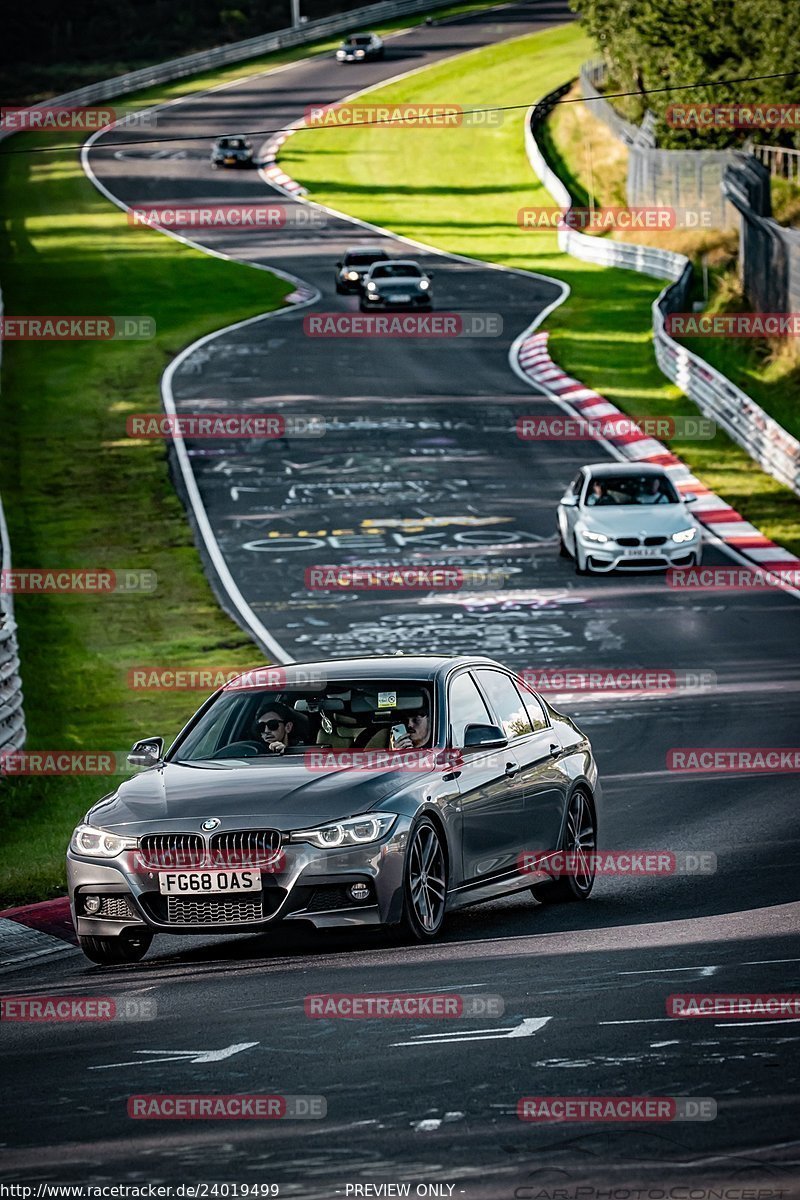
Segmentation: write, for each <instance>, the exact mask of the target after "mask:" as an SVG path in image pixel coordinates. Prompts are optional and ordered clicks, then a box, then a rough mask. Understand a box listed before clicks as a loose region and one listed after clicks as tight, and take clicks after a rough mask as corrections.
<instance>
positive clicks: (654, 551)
mask: <svg viewBox="0 0 800 1200" xmlns="http://www.w3.org/2000/svg"><path fill="white" fill-rule="evenodd" d="M628 554H629V555H630V556H631V558H663V557H664V551H663V550H662V548H661V547H660V546H636V547H635V548H631V549H630V550H629V551H628Z"/></svg>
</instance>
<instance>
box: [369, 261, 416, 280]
mask: <svg viewBox="0 0 800 1200" xmlns="http://www.w3.org/2000/svg"><path fill="white" fill-rule="evenodd" d="M421 274H422V271H420V269H419V267H418V266H417V264H416V263H382V264H381V265H380V266H379V267H375V268H373V271H372V278H373V279H393V278H397V279H401V278H404V277H405V278H408V276H409V275H421Z"/></svg>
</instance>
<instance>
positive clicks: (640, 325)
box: [280, 24, 800, 552]
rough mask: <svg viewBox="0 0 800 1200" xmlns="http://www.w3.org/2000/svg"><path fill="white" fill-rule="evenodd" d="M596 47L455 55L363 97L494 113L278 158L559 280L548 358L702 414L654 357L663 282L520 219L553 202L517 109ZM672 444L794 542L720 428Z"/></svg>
mask: <svg viewBox="0 0 800 1200" xmlns="http://www.w3.org/2000/svg"><path fill="white" fill-rule="evenodd" d="M592 53H593V48H592V45H591V43H590V42H589V41H588V39H587V38H586V37H585V36H584V34H583V33H582V31H581V29H580V27H579V26H578V25H577V24H572V25H569V26H565V27H560V28H555V29H552V30H546V31H544V32H542V33H536V34H530V35H527V36H524V37H521V38H518V39H514V40H513V41H509V42H505V43H503V44H501V45H498V46H492V47H490V48H488V49H485V50H484V49H482V50H476V51H472V52H470V53H468V54H464V55H460V56H459V57H458V58H457V59H453V60H452V61H449V62H447V63H443V64H440V65H437V66H434V67H429V68H426V69H425V70H423V71H419V72H416V73H414V74H412V75H409V76H408V78H406V79H404V80H400V81H398V82H397V83H394V84H391V85H388V86H385V87H381V88H380V89H377V90H372V91H370V92H369V93H368V95H367V96H365V97H364V100H365V101H367V100H368V101H370V102H372V101H375V102H381V103H389V104H403V103H431V102H435V101H439V102H442V103H450V104H461V105H462V106H463V107H464V108H487V107H491V106H498V107H501V108H504V110H505V111H504V112H503V114H502V123H501V124H499V125H498V124H494V123H488V122H487V123H486V124H469V125H468V124H466V123H465V124H464V125H462V126H458V127H450V128H447V129H443V128H435V127H430V126H429V127H424V126H413V125H410V124H408V123H398V124H395V125H392V126H372V127H370V126H368V125H362V126H360V127H354V128H347V127H342V126H339V127H327V128H314V129H308V130H303V131H301V132H299V133H298V134H296V135H295V136H293V137H292V138H290V139H289V140H288V141H287V142H286V144H285V146H284V148H283V152H282V154H281V158H280V161H281V164H282V166H283V167H284V168H285V170H286V171H287V172H288V173H289V174H290V175H292V176H293V177H294V178H296V179H299V180H300V181H301V182H302V183H303V184H305V186H306V187H307V188H308V189H309V191H310V195H311V198H312V199H315V200H318V201H320V202H321V203H324V204H327V205H330V206H331V207H333V208H336V209H340V210H342V211H344V212H347V213H349V214H351V215H353V216H356V217H360V218H362V219H364V220H367V221H371V222H374V223H376V224H379V225H382V226H385V227H387V228H389V229H391V230H392V231H393V232H395V233H399V234H402V235H404V236H406V237H411V238H414V239H416V240H418V241H421V242H424V243H426V244H429V245H431V246H434V247H436V248H439V249H443V250H448V251H452V252H455V253H458V254H466V255H470V256H472V257H475V258H481V259H485V260H487V261H491V262H495V263H501V264H503V265H506V266H512V267H521V268H524V269H526V270H530V271H539V272H543V273H544V274H548V275H554V276H556V277H557V278H558V279H561V280H564V281H565V282H566V283H568V284H569V286H570V288H571V295H570V297H569V299H568V301H567V302H566V303H565V304H564V305H562V306H561V307H560V308H558V309H557V310H556V311H555V312H553V313H552V314H551V315H550V316H549V317H548V319H547V322H546V325H545V328H547V329H548V330H550V332H551V337H550V353H551V355H552V357H553V358H554V360H555V361H556V362H557V363H558V364H559V365H560V366H562V367H563V368H564V369H565V370H566V371H567V372H569V373H570V374H571V375H575V376H576V377H577V378H578V379H581V380H582V381H583V382H585V383H586V384H587V385H589V386H591V387H593V388H595V389H596V390H597V391H599V392H600V393H601V394H602V395H604V396H606V397H607V398H608V399H609V400H610V401H612V402H613V403H615V404H617V405H618V406H619V407H620V408H621V409H622V410H623V411H625V412H627V413H630V414H631V415H633V416H635V417H645V416H657V417H665V416H666V417H669V416H696V415H697V408H696V406H695V405H694V404H693V403H692V402H691V401H689V400H688V399H687V398H686V397H685V396H683V395H682V394H681V392H680V391H679V390H678V388H676V387H674V386H673V385H672V384H670V383H669V382H668V381H667V380H666V379H665V377H664V376H663V375H662V374H661V372H660V371H659V369H658V367H657V366H656V363H655V358H654V356H653V347H652V335H651V316H650V308H651V305H652V302H653V300H654V299H655V297H656V296H657V295H658V293H659V291H660V290H661V287H662V286H663V285H661V284H659V282H658V281H657V280H653V279H648V278H646V277H645V276H642V275H637V274H635V273H633V272H629V271H621V270H612V269H608V268H603V267H597V266H594V265H592V264H588V263H582V262H579V261H578V260H577V259H573V258H570V257H568V256H566V255H564V254H562V253H561V252H560V251H559V249H558V245H557V242H556V236H555V233H554V232H550V231H547V230H536V231H533V230H527V229H523V228H520V226H519V225H518V223H517V220H518V212H519V209H520V208H521V207H524V206H528V205H552V204H553V199H552V197H551V196H550V195H549V194H548V193H547V192H546V190H545V189H544V188H543V187H542V186H541V185H540V184H539V183H538V181H537V180H536V178H535V176H534V175H533V172H532V170H531V167H530V165H529V163H528V160H527V156H526V154H525V147H524V136H523V135H524V120H525V111H526V109H527V107H528V106H529V105H530V104H532V103H534V102H535V101H536V100H538V99H539V98H541V97H542V96H544V95H545V93H546V92H548V91H550V90H552V89H553V88H555V87H556V86H558V85H559V84H561V83H564V82H565V81H567V80H568V79H570V78H572V77H574V76H575V75H577V72H578V69H579V67H580V64H581V62H582V61H584V60H585V59H586V58H588V57H590V56H591V55H592ZM355 86H357V84H356V83H354V87H355ZM511 106H514V107H511ZM717 365H720V364H719V363H718V364H717ZM670 445H671V447H672V449H673V450H674V451H675V453H676V454H679V455H680V456H681V457H682V458H683V459H684V460H685V461H686V462H687V463H688V464H689V465H690V466H691V467H692V469H693V470H694V471H696V472H697V474H698V475H699V476H700V478H701V479H702V480H703V481H704V482H705V483H706V484H707V485H708V486H709V487H711V488H712V489H713V490H714V491H716V492H718V493H719V494H720V495H722V496H723V497H724V498H725V499H726V500H727V501H729V503H731V504H732V505H733V506H734V507H735V508H737V509H738V510H739V511H740V512H741V513H742V514H743V515H744V516H746V517H747V519H748V520H750V521H752V522H753V523H754V524H755V525H757V526H758V527H759V528H760V529H762V530H763V531H764V533H765V534H767V536H768V537H771V538H774V539H775V541H777V542H780V543H781V544H783V545H785V546H786V547H787V548H789V549H791V550H793V551H794V552H800V505H799V504H798V502H797V499H796V497H795V496H794V495H793V493H792V492H790V491H789V489H788V488H784V487H782V486H781V485H780V484H778V483H777V482H775V481H774V480H773V479H771V478H770V476H768V475H765V474H764V473H763V472H762V471H761V470H760V469H759V468H758V467H757V466H756V465H755V464H754V463H753V462H752V460H751V459H750V458H749V457H748V455H746V454H745V453H744V451H742V450H740V449H739V448H738V447H737V446H735V445H734V444H733V443H732V442H731V441H730V440H729V439H728V438H727V437H726V436H725V435H723V434H718V435H717V437H715V438H714V439H713V440H712V441H707V442H695V441H686V440H681V439H677V438H676V439H673V440H672V441H671V443H670ZM565 482H566V481H565Z"/></svg>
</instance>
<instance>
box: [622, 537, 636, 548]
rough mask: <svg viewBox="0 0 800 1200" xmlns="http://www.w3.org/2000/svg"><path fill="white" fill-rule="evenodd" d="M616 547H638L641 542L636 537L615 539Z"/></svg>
mask: <svg viewBox="0 0 800 1200" xmlns="http://www.w3.org/2000/svg"><path fill="white" fill-rule="evenodd" d="M617 545H618V546H640V545H641V542H640V541H639V539H638V538H637V537H619V538H617Z"/></svg>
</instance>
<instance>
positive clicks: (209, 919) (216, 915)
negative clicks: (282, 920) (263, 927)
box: [167, 896, 264, 925]
mask: <svg viewBox="0 0 800 1200" xmlns="http://www.w3.org/2000/svg"><path fill="white" fill-rule="evenodd" d="M263 919H264V902H263V900H261V898H259V899H258V900H253V899H249V900H238V899H237V900H229V899H226V898H224V897H222V896H202V897H193V898H192V899H189V898H188V897H185V896H168V897H167V924H169V925H247V924H249V923H250V922H252V921H263Z"/></svg>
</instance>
